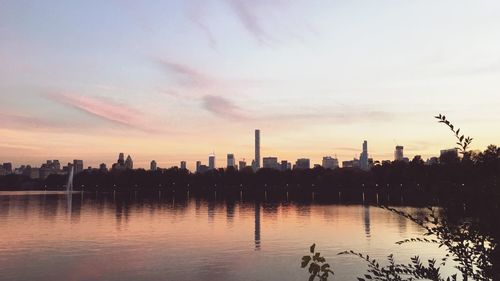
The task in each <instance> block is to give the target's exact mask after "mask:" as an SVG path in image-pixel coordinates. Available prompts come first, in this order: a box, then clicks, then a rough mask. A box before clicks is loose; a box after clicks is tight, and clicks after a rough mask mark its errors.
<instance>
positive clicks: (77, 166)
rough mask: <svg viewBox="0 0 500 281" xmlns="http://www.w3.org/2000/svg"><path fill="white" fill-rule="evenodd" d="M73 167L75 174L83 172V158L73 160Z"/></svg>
mask: <svg viewBox="0 0 500 281" xmlns="http://www.w3.org/2000/svg"><path fill="white" fill-rule="evenodd" d="M73 169H74V170H73V173H74V174H75V175H76V174H78V173H81V172H83V160H73Z"/></svg>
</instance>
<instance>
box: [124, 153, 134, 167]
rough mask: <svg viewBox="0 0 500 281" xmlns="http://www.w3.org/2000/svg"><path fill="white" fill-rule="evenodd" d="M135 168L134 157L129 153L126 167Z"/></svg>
mask: <svg viewBox="0 0 500 281" xmlns="http://www.w3.org/2000/svg"><path fill="white" fill-rule="evenodd" d="M133 168H134V161H132V157H130V155H128V156H127V160H125V169H130V170H132V169H133Z"/></svg>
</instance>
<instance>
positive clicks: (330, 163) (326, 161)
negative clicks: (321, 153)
mask: <svg viewBox="0 0 500 281" xmlns="http://www.w3.org/2000/svg"><path fill="white" fill-rule="evenodd" d="M321 166H323V168H325V169H337V168H338V167H339V160H338V159H337V158H333V157H331V156H325V157H323V161H322V162H321Z"/></svg>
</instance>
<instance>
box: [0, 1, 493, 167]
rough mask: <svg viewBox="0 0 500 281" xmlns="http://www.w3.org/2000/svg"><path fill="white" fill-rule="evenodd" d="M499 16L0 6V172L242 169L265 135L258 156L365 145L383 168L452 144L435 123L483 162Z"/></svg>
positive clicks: (313, 5)
mask: <svg viewBox="0 0 500 281" xmlns="http://www.w3.org/2000/svg"><path fill="white" fill-rule="evenodd" d="M430 6H432V9H431V10H432V11H431V12H429V11H430V10H429V7H430ZM95 7H99V9H97V10H96V8H95ZM498 10H500V3H498V2H497V1H479V2H477V3H474V5H470V4H468V3H467V1H458V2H457V1H453V2H451V1H443V2H440V3H429V2H426V1H414V2H410V3H406V4H405V5H403V4H397V5H396V4H394V3H393V2H392V1H377V3H369V4H367V5H357V4H356V3H353V2H331V3H324V2H320V1H307V2H293V1H260V0H259V1H256V2H255V3H253V4H252V5H249V4H245V2H242V1H238V0H228V1H196V0H191V1H179V0H178V1H167V2H164V1H148V2H147V3H139V2H137V3H126V4H125V3H120V2H116V3H115V2H113V3H105V4H103V3H101V2H96V1H85V2H80V3H64V2H52V1H47V2H44V3H43V4H42V3H37V2H34V1H33V2H31V1H21V2H20V1H4V2H2V3H1V4H0V42H2V44H0V61H2V64H0V112H1V113H0V136H1V138H2V142H1V143H0V158H2V161H9V162H13V163H15V164H16V165H18V164H22V163H42V162H44V161H45V160H46V159H51V158H56V159H60V160H61V161H64V162H66V161H70V160H73V159H74V158H75V157H78V158H83V159H85V160H86V162H87V163H89V164H90V165H92V166H97V165H99V163H100V162H106V163H112V162H113V161H114V160H115V154H116V153H117V152H119V151H127V152H128V153H130V154H131V155H134V159H135V163H134V165H135V166H137V167H148V165H149V162H150V161H151V160H152V159H156V160H157V161H159V162H158V165H160V166H172V165H178V163H179V162H180V161H182V160H185V161H187V162H188V163H189V165H190V166H191V167H193V166H192V165H193V163H194V162H195V161H196V160H198V159H199V158H200V155H206V153H207V152H209V151H215V152H217V153H218V154H219V155H220V156H221V157H222V155H223V154H224V153H229V152H230V153H234V154H235V156H236V157H237V159H240V157H241V158H245V159H247V160H249V159H252V158H253V157H252V156H251V155H253V141H252V140H251V139H250V138H248V137H247V135H248V132H249V131H251V130H252V129H253V128H255V127H258V128H260V129H261V130H262V131H263V132H267V133H266V137H265V144H264V142H263V145H262V147H261V150H262V152H261V155H262V156H267V155H279V156H280V157H281V158H283V159H297V158H300V157H304V156H307V157H309V158H311V160H312V162H313V163H320V162H321V158H322V157H323V156H324V155H330V154H336V155H338V157H339V158H340V159H350V158H352V157H354V156H355V155H356V157H359V147H358V143H359V141H360V140H364V139H367V140H369V141H370V149H371V151H372V155H371V156H372V157H373V158H377V159H391V158H392V155H393V147H394V146H395V145H397V144H404V147H405V153H406V154H408V155H422V157H423V158H429V157H431V156H435V155H437V154H438V153H439V151H440V150H441V149H446V148H449V147H452V146H453V143H454V140H453V138H452V136H450V135H449V134H448V132H446V131H444V130H442V128H441V127H440V126H439V125H438V124H433V121H434V120H433V116H434V115H436V114H437V113H443V114H445V115H447V116H448V117H450V118H451V119H452V120H453V121H454V122H456V124H459V125H460V127H461V128H462V129H463V132H465V133H467V135H470V136H472V137H474V143H473V146H472V149H483V148H484V147H486V146H487V145H489V144H491V143H496V142H497V140H498V139H499V137H500V135H499V133H498V130H494V129H492V128H497V127H498V124H499V123H500V116H499V115H498V114H497V110H496V108H498V107H500V99H498V96H499V94H498V92H499V91H500V88H499V84H498V82H497V80H498V75H499V73H500V67H499V66H500V56H499V55H498V51H497V50H498V49H500V37H499V36H498V34H497V33H496V29H495V28H488V27H491V26H496V25H499V24H500V17H499V16H498V15H497V12H496V11H498ZM327 11H328V12H327ZM88 15H92V16H91V17H89V16H88ZM443 15H446V17H443ZM19 19H27V20H23V21H21V20H19ZM394 23H398V24H394ZM478 31H480V32H478ZM464 38H467V40H464ZM429 42H432V44H430V43H429ZM365 46H370V47H369V48H367V47H365ZM303 154H306V155H303ZM4 159H5V160H4ZM220 159H222V158H220ZM247 164H248V165H250V164H251V163H247Z"/></svg>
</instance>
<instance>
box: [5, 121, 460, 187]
mask: <svg viewBox="0 0 500 281" xmlns="http://www.w3.org/2000/svg"><path fill="white" fill-rule="evenodd" d="M403 150H404V147H403V146H401V145H397V146H396V148H395V150H394V161H401V162H406V163H408V162H409V161H410V160H409V159H408V158H407V157H405V156H404V151H403ZM446 158H448V159H455V158H458V151H457V149H446V150H441V156H440V158H438V157H432V158H430V159H428V160H427V161H426V162H425V163H426V164H428V165H433V164H437V163H439V162H440V159H446ZM414 159H417V160H419V161H422V157H420V156H419V155H417V156H415V158H414ZM215 160H216V158H215V154H214V153H212V154H210V155H209V156H208V165H204V164H202V162H201V161H196V172H197V173H205V172H207V171H210V170H214V169H216V168H217V167H216V161H215ZM385 162H391V161H388V160H387V161H382V163H380V162H379V161H373V159H372V158H370V157H369V155H368V142H367V141H366V140H365V141H364V142H363V144H362V150H361V153H360V155H359V158H356V157H355V158H354V159H353V160H347V161H342V167H343V168H358V169H361V170H364V171H369V170H370V169H371V168H372V167H373V166H374V165H378V164H384V163H385ZM226 164H227V165H226V168H228V169H234V170H240V171H242V170H245V169H252V170H253V171H257V170H259V169H260V168H266V169H275V170H280V171H286V170H292V169H310V168H311V161H310V159H308V158H299V159H297V160H296V161H295V163H292V162H289V161H288V160H281V161H280V160H279V159H278V157H274V156H267V157H263V158H262V166H261V156H260V130H258V129H257V130H255V158H254V159H253V160H252V163H251V165H247V162H246V161H245V159H242V160H240V161H238V163H236V158H235V156H234V154H233V153H229V154H227V163H226ZM83 167H84V166H83V160H76V159H75V160H73V163H68V164H67V165H66V166H63V167H61V164H60V162H59V160H47V161H46V163H43V164H42V165H41V166H40V167H39V168H38V167H31V166H30V165H26V166H25V165H22V166H20V167H18V168H15V169H13V167H12V163H3V165H1V166H0V176H3V175H8V174H18V175H26V176H29V177H31V178H34V179H38V178H40V179H45V178H47V177H48V176H49V175H52V174H60V175H64V174H67V173H68V172H69V171H70V170H71V169H73V172H74V174H78V173H80V172H82V171H83V170H84V168H83ZM313 167H323V168H325V169H337V168H339V160H338V159H337V158H336V157H332V156H324V157H323V160H322V162H321V164H315V165H314V166H313ZM180 168H181V169H187V163H186V161H181V162H180ZM132 169H134V162H133V160H132V157H130V155H128V156H127V158H125V155H124V154H123V153H120V154H119V155H118V160H117V161H116V163H114V164H113V165H112V167H111V171H125V170H132ZM158 169H160V168H159V167H158V165H157V163H156V161H155V160H153V161H151V164H150V170H151V171H157V170H158ZM87 170H99V171H101V172H107V171H109V170H108V168H107V166H106V164H104V163H102V164H100V165H99V168H98V169H93V168H92V167H88V168H87Z"/></svg>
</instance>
